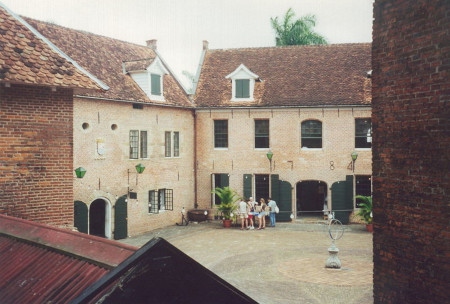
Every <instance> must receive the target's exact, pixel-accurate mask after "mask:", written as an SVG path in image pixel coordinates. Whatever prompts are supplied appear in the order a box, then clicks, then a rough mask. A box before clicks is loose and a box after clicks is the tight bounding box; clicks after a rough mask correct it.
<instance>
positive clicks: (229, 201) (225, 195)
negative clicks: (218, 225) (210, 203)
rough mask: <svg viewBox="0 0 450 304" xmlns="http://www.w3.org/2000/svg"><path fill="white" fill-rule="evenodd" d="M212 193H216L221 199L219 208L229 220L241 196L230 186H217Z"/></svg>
mask: <svg viewBox="0 0 450 304" xmlns="http://www.w3.org/2000/svg"><path fill="white" fill-rule="evenodd" d="M212 193H214V194H216V195H217V196H218V197H219V199H220V205H219V206H218V207H217V209H218V210H219V211H220V212H222V214H223V217H224V218H225V219H227V220H229V219H230V218H231V213H232V212H234V211H235V210H236V209H237V208H238V206H237V204H236V202H237V201H238V200H239V196H238V195H237V193H236V191H234V190H233V189H231V188H230V187H223V188H219V187H217V188H216V189H214V190H213V191H212Z"/></svg>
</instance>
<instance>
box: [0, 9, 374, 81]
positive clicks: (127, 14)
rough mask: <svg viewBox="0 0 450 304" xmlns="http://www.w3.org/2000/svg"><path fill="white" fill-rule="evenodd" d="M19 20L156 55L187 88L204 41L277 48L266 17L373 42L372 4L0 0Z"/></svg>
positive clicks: (330, 36) (213, 45)
mask: <svg viewBox="0 0 450 304" xmlns="http://www.w3.org/2000/svg"><path fill="white" fill-rule="evenodd" d="M0 2H2V3H3V4H4V5H6V6H7V7H8V8H9V9H11V10H12V11H13V12H15V13H16V14H18V15H21V16H26V17H31V18H34V19H38V20H41V21H46V22H52V23H55V24H58V25H61V26H65V27H69V28H73V29H79V30H84V31H88V32H91V33H94V34H99V35H103V36H108V37H112V38H116V39H120V40H124V41H128V42H132V43H136V44H139V45H145V44H146V41H147V40H151V39H156V40H157V45H158V52H159V53H160V55H161V56H162V58H163V59H164V60H165V61H166V62H167V63H168V65H169V67H170V68H171V70H172V71H174V73H175V74H176V75H177V76H178V78H179V79H180V80H181V81H182V82H183V83H184V84H186V83H187V78H186V77H184V76H183V75H182V74H183V73H182V72H183V71H187V72H189V73H191V74H195V73H196V71H197V67H198V64H199V60H200V55H201V52H202V41H203V40H207V41H208V42H209V48H210V49H230V48H244V47H245V48H246V47H268V46H275V32H274V30H273V28H272V26H271V23H270V18H275V17H278V19H280V20H282V19H283V17H284V15H285V13H286V11H287V10H288V9H289V8H292V9H293V11H294V12H295V15H296V17H297V18H300V17H302V16H304V15H308V14H312V15H315V16H316V27H315V30H316V32H318V33H319V34H321V35H322V36H324V37H325V38H326V39H327V40H328V42H329V43H356V42H371V41H372V20H373V18H372V16H373V14H372V10H373V0H126V1H125V0H0Z"/></svg>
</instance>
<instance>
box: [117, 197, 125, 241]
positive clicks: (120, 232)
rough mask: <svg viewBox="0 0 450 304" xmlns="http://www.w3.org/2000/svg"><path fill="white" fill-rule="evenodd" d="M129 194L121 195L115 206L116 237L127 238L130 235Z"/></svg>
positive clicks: (118, 238)
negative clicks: (127, 200)
mask: <svg viewBox="0 0 450 304" xmlns="http://www.w3.org/2000/svg"><path fill="white" fill-rule="evenodd" d="M126 199H127V196H126V195H124V196H121V197H119V199H118V200H117V201H116V205H115V207H114V239H115V240H120V239H126V238H127V237H128V209H127V202H126Z"/></svg>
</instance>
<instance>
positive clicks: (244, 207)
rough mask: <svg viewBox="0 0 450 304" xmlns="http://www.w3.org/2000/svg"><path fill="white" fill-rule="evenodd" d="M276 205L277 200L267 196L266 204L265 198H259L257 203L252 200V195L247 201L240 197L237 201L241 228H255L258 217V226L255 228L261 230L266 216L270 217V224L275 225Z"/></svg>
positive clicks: (264, 224)
mask: <svg viewBox="0 0 450 304" xmlns="http://www.w3.org/2000/svg"><path fill="white" fill-rule="evenodd" d="M276 207H277V202H275V201H274V200H272V198H270V197H269V199H268V203H267V204H266V200H265V199H264V198H261V199H260V200H259V203H258V202H256V201H254V200H253V197H250V198H249V199H248V200H247V201H246V200H244V199H241V201H240V202H239V217H240V219H241V230H245V229H255V226H256V219H258V228H256V229H257V230H261V229H264V228H266V216H269V218H270V226H269V227H275V223H276V218H275V214H276V212H275V209H276Z"/></svg>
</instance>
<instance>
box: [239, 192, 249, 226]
mask: <svg viewBox="0 0 450 304" xmlns="http://www.w3.org/2000/svg"><path fill="white" fill-rule="evenodd" d="M239 217H240V218H241V230H244V229H246V228H247V218H248V205H247V202H246V201H244V199H241V201H240V202H239Z"/></svg>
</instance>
